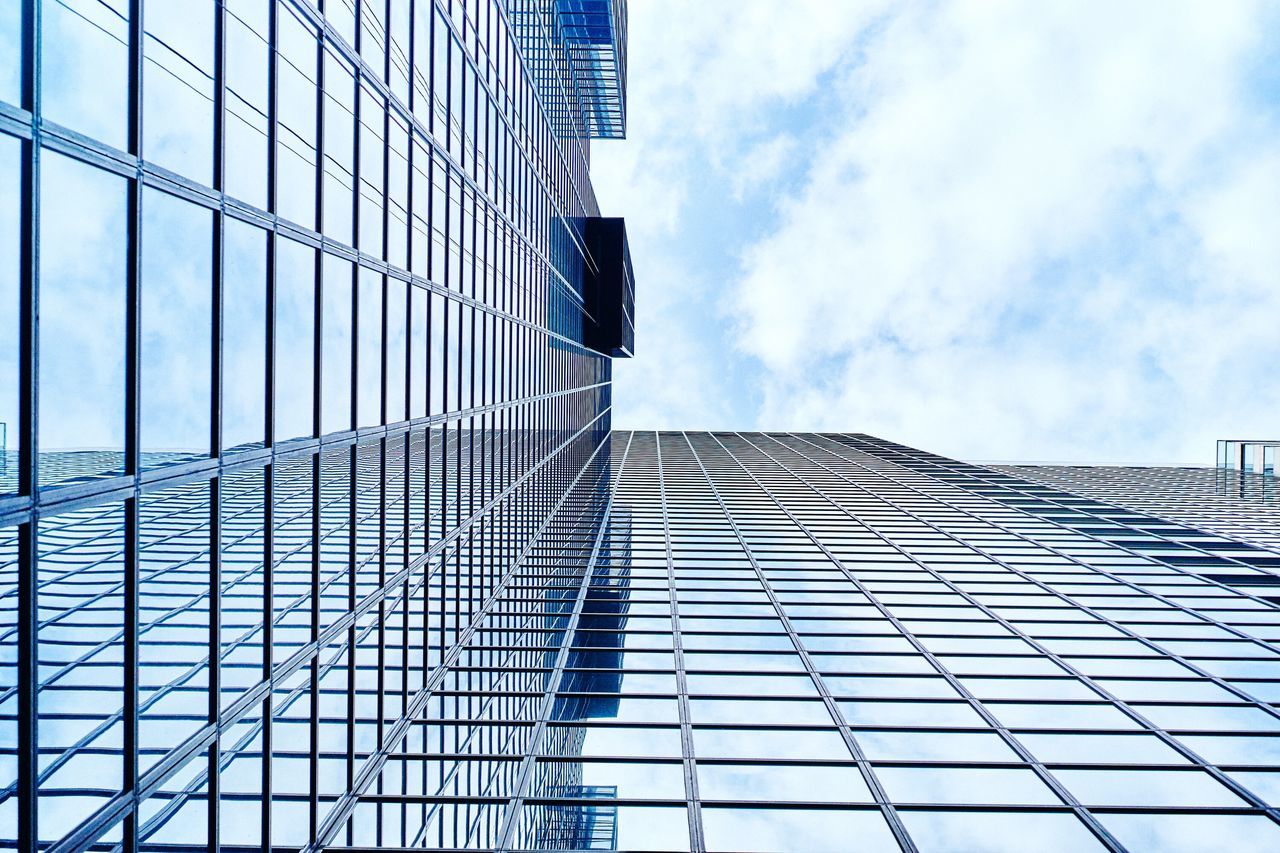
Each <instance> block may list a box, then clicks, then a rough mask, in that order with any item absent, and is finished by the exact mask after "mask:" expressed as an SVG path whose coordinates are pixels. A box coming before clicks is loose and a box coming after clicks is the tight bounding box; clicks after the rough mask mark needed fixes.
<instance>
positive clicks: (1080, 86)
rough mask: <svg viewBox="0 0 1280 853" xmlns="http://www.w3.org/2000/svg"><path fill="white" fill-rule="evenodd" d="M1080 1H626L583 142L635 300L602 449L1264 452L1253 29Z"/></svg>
mask: <svg viewBox="0 0 1280 853" xmlns="http://www.w3.org/2000/svg"><path fill="white" fill-rule="evenodd" d="M1089 5H1090V4H1065V5H1059V4H1027V3H1007V4H1002V3H963V4H951V3H945V2H923V3H914V2H901V3H873V2H859V3H852V2H851V3H834V2H796V3H789V4H787V5H786V6H785V7H784V6H779V4H777V3H774V2H754V0H748V2H744V3H741V4H737V3H735V4H732V5H731V4H726V3H700V4H687V3H678V2H665V0H642V2H634V3H632V4H631V8H630V17H631V20H630V45H629V55H628V59H629V90H628V99H629V100H628V139H627V140H626V141H623V142H607V143H597V144H596V145H595V147H594V148H593V175H594V179H595V183H596V189H597V194H598V196H599V198H600V203H601V207H602V209H603V211H604V212H605V213H606V214H607V215H624V216H626V218H627V222H628V230H629V234H630V238H631V242H632V255H633V257H634V260H635V267H636V277H637V297H636V298H637V353H638V355H637V356H636V358H635V359H634V360H633V361H631V362H629V363H627V362H623V363H619V364H618V365H617V366H616V368H615V393H614V400H615V404H616V406H617V409H616V415H615V425H617V426H619V427H622V428H688V429H698V428H729V429H797V430H810V429H813V430H849V431H863V432H870V433H873V434H877V435H881V436H884V437H887V438H892V439H895V440H898V441H902V442H905V443H908V444H913V445H916V446H920V447H924V448H927V449H930V450H934V451H936V452H939V453H944V454H948V455H951V456H956V457H959V458H964V459H998V460H1018V459H1021V460H1063V461H1095V462H1134V463H1138V462H1147V463H1150V462H1199V463H1209V462H1211V461H1212V454H1213V441H1214V439H1216V438H1222V437H1228V436H1233V437H1239V436H1244V437H1264V438H1266V437H1276V436H1277V435H1280V380H1278V379H1277V377H1276V373H1275V370H1274V368H1273V365H1275V364H1277V363H1278V358H1280V334H1277V331H1278V330H1280V236H1277V234H1278V232H1277V229H1276V223H1277V222H1280V132H1278V131H1280V72H1278V71H1277V70H1276V69H1277V67H1280V62H1277V55H1276V54H1277V51H1276V48H1275V45H1276V44H1277V43H1280V41H1278V40H1277V36H1280V11H1278V7H1275V6H1271V7H1270V8H1268V7H1267V6H1265V5H1263V4H1254V3H1249V2H1243V0H1242V2H1234V3H1230V4H1207V3H1176V2H1173V3H1164V2H1162V3H1159V4H1156V3H1133V4H1114V3H1096V4H1093V6H1094V8H1092V9H1090V8H1089ZM784 12H785V14H784Z"/></svg>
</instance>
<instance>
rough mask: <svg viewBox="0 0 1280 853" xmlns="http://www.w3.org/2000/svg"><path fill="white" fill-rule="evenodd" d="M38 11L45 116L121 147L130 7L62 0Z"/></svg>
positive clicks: (118, 0) (114, 0) (110, 0)
mask: <svg viewBox="0 0 1280 853" xmlns="http://www.w3.org/2000/svg"><path fill="white" fill-rule="evenodd" d="M7 5H13V4H7ZM41 10H42V12H41V16H40V28H41V46H42V56H41V66H40V85H41V98H42V101H41V109H42V110H43V114H44V117H45V118H47V119H51V120H52V121H55V122H57V123H58V124H63V125H66V126H67V127H70V128H71V129H72V130H77V131H79V132H81V133H85V134H88V135H89V136H91V137H93V138H94V139H98V140H100V141H102V142H105V143H107V144H108V145H113V146H115V147H116V148H121V149H123V148H125V147H126V146H127V145H128V142H129V138H128V117H129V109H128V105H129V3H128V2H127V0H62V2H58V3H49V4H48V7H47V8H45V7H44V6H43V5H42V7H41ZM90 57H92V61H89V58H90Z"/></svg>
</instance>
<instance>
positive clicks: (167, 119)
mask: <svg viewBox="0 0 1280 853" xmlns="http://www.w3.org/2000/svg"><path fill="white" fill-rule="evenodd" d="M215 9H216V6H215V4H214V3H213V2H212V0H166V2H164V3H152V4H150V5H149V6H148V8H147V10H146V14H145V15H144V16H143V25H144V27H145V30H146V33H145V36H144V38H143V64H142V68H143V79H142V97H143V104H142V116H143V120H142V133H143V138H142V156H143V157H145V158H146V159H148V160H150V161H152V162H154V163H156V164H157V165H159V166H163V167H164V168H166V169H170V170H172V171H174V172H177V173H178V174H180V175H182V176H184V177H187V178H191V179H192V180H195V181H199V182H200V183H202V184H209V183H211V182H212V176H213V17H214V12H215Z"/></svg>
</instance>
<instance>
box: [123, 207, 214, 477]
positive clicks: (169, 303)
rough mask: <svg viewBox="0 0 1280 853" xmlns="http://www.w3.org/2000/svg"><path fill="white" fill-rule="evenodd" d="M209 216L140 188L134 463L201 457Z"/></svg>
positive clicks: (208, 345) (209, 341) (209, 340)
mask: <svg viewBox="0 0 1280 853" xmlns="http://www.w3.org/2000/svg"><path fill="white" fill-rule="evenodd" d="M212 224H213V215H212V212H211V211H209V210H208V209H207V208H203V207H198V206H196V205H194V204H192V203H191V202H188V201H184V200H183V199H180V198H178V197H177V196H172V195H169V194H167V193H163V192H160V191H159V190H153V189H151V188H147V189H146V190H145V191H144V194H143V198H142V323H141V326H142V349H141V355H140V362H141V372H142V389H141V398H142V430H141V436H142V438H141V443H142V454H143V456H142V465H143V467H147V468H149V467H155V466H157V465H163V464H165V463H166V462H169V461H174V460H178V459H184V458H191V457H197V456H202V455H208V453H209V437H210V411H211V410H210V393H211V389H210V384H209V382H210V363H211V361H210V359H211V349H212V346H213V337H212V335H213V332H212V311H213V305H212V301H213V258H212V248H213V243H212Z"/></svg>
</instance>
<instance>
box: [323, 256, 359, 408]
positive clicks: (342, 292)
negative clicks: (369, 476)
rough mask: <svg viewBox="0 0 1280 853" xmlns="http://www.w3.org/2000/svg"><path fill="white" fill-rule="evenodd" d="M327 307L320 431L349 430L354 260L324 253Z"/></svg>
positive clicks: (324, 331) (324, 286) (324, 323)
mask: <svg viewBox="0 0 1280 853" xmlns="http://www.w3.org/2000/svg"><path fill="white" fill-rule="evenodd" d="M323 271H324V285H323V293H324V307H323V313H322V315H321V324H320V328H321V330H322V332H321V333H322V335H323V340H324V346H323V351H322V363H321V371H322V378H323V380H324V381H323V389H322V392H321V396H320V401H321V405H322V409H321V417H320V432H321V433H330V432H337V431H340V430H348V429H351V427H352V422H351V357H352V349H351V347H352V334H351V295H352V287H353V282H352V278H351V262H350V261H344V260H342V259H341V258H337V257H334V256H333V255H329V254H326V255H324V270H323Z"/></svg>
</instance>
